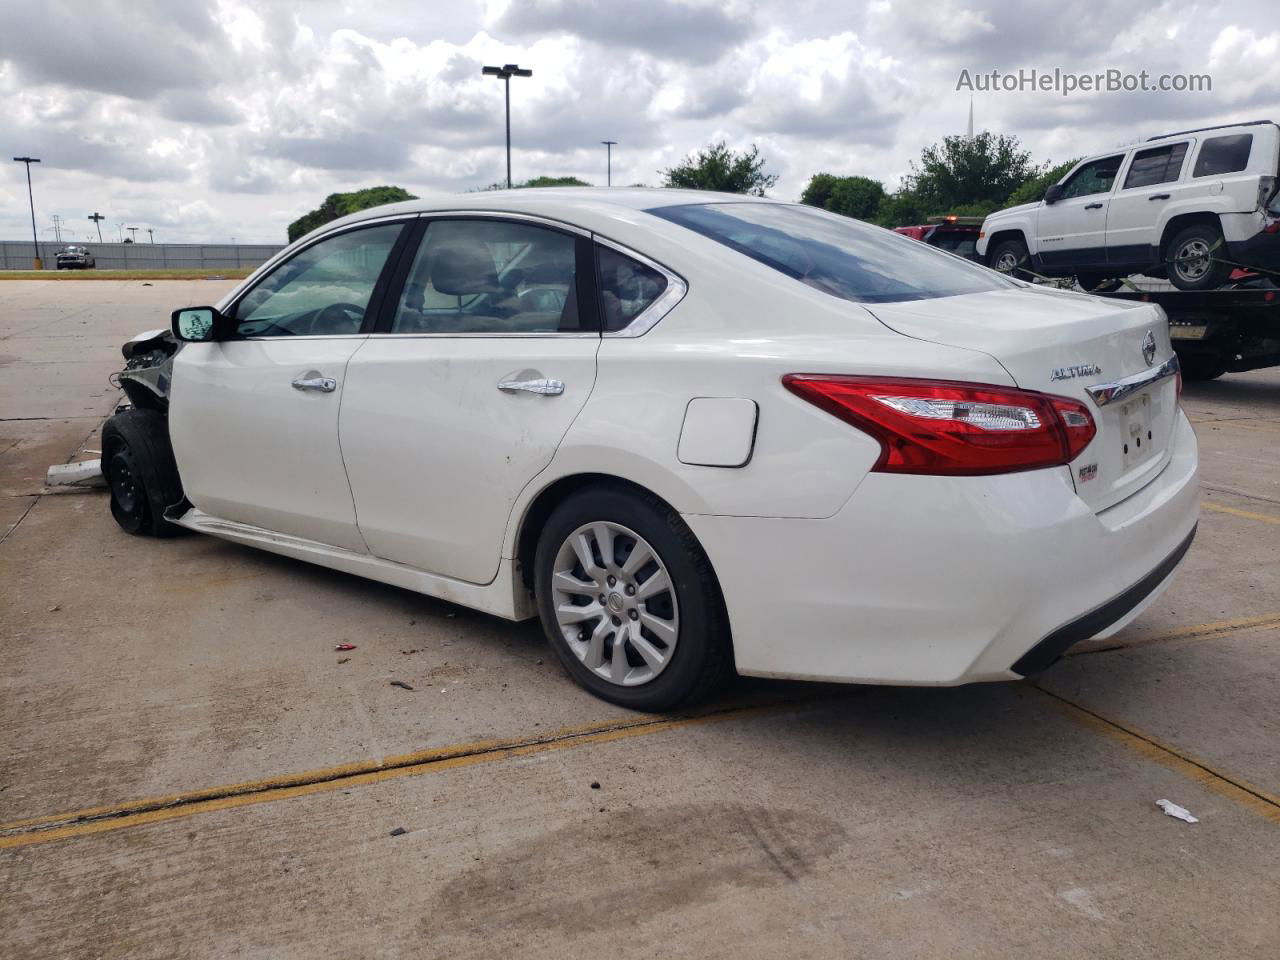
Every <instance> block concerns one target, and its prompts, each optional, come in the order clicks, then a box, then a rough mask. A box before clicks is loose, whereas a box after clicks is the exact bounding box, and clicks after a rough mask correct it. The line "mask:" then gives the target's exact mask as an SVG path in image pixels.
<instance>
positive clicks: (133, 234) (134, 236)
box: [125, 227, 138, 243]
mask: <svg viewBox="0 0 1280 960" xmlns="http://www.w3.org/2000/svg"><path fill="white" fill-rule="evenodd" d="M125 229H126V230H128V231H129V239H130V240H132V241H133V242H134V243H137V242H138V228H137V227H125Z"/></svg>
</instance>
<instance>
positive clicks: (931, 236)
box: [893, 214, 982, 263]
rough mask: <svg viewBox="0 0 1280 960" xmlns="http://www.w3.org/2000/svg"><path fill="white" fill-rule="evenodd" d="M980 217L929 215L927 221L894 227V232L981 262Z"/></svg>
mask: <svg viewBox="0 0 1280 960" xmlns="http://www.w3.org/2000/svg"><path fill="white" fill-rule="evenodd" d="M981 228H982V217H957V216H956V215H955V214H950V215H948V216H945V217H930V218H929V222H928V223H925V224H921V225H919V226H914V227H894V228H893V232H894V233H901V234H905V235H906V236H908V237H911V239H913V240H919V241H920V242H921V243H927V244H928V245H929V246H931V247H937V248H938V249H939V250H946V251H947V252H948V253H954V254H955V255H956V256H958V257H964V258H965V259H966V260H972V261H974V262H975V263H979V262H981V260H980V258H979V257H978V249H977V246H978V232H979V231H980V230H981Z"/></svg>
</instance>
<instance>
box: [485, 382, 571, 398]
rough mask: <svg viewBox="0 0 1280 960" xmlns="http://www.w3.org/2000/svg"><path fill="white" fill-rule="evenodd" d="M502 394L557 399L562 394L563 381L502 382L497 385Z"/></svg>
mask: <svg viewBox="0 0 1280 960" xmlns="http://www.w3.org/2000/svg"><path fill="white" fill-rule="evenodd" d="M498 389H499V390H501V391H502V392H503V393H516V392H523V393H536V394H538V395H539V396H543V397H557V396H559V395H560V394H562V393H564V381H563V380H545V379H543V380H503V381H501V382H500V383H499V384H498Z"/></svg>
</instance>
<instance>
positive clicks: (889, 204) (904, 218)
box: [875, 189, 926, 228]
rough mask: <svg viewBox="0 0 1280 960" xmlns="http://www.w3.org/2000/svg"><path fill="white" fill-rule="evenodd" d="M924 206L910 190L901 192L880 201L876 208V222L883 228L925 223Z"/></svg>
mask: <svg viewBox="0 0 1280 960" xmlns="http://www.w3.org/2000/svg"><path fill="white" fill-rule="evenodd" d="M925 216H926V214H925V211H924V205H923V204H922V203H921V201H920V198H919V197H917V196H916V195H915V194H914V193H912V192H911V191H910V190H905V189H904V190H899V191H898V192H897V193H891V194H889V195H888V196H886V197H885V198H884V199H883V200H881V201H880V205H879V206H878V207H877V208H876V215H875V222H876V223H878V224H879V225H880V226H882V227H889V228H893V227H905V226H910V225H912V224H917V223H924V221H925Z"/></svg>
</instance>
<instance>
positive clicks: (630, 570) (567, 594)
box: [551, 520, 680, 687]
mask: <svg viewBox="0 0 1280 960" xmlns="http://www.w3.org/2000/svg"><path fill="white" fill-rule="evenodd" d="M551 589H552V606H553V608H554V609H555V615H556V623H557V625H558V627H559V629H560V634H561V636H563V637H564V640H565V643H566V644H567V645H568V647H569V649H570V650H571V651H572V652H573V655H574V656H576V657H577V658H578V659H579V660H580V661H582V664H583V666H585V667H586V668H587V669H589V670H591V671H592V672H593V673H595V674H596V675H597V676H599V677H601V678H602V679H604V680H607V681H608V682H610V683H613V684H617V685H618V686H624V687H634V686H639V685H641V684H644V683H648V682H650V681H651V680H653V679H654V678H655V677H657V676H658V675H659V674H660V673H662V671H663V670H665V669H666V668H667V665H668V664H670V663H671V657H672V655H673V654H674V653H675V649H676V643H677V641H678V640H679V638H680V612H679V609H678V606H677V603H676V594H675V588H674V585H673V584H672V582H671V576H670V574H669V573H668V571H667V567H666V564H664V563H663V562H662V558H661V557H659V556H658V552H657V551H656V550H654V549H653V547H652V546H650V545H649V543H648V542H647V541H645V539H644V538H643V537H641V536H640V535H639V534H638V533H636V532H635V531H634V530H631V529H628V528H627V527H625V526H623V525H622V524H619V523H613V522H611V521H603V520H601V521H596V522H593V523H588V524H584V525H583V526H581V527H579V528H578V529H577V530H574V531H573V532H572V533H571V534H569V536H568V537H566V538H565V541H564V543H562V544H561V546H560V550H559V551H558V553H557V554H556V559H555V566H554V568H553V570H552V575H551Z"/></svg>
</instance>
